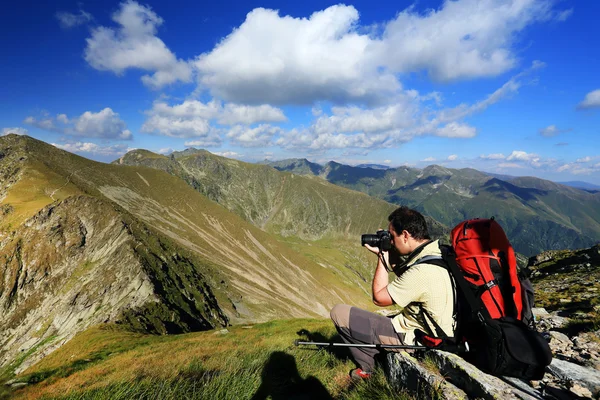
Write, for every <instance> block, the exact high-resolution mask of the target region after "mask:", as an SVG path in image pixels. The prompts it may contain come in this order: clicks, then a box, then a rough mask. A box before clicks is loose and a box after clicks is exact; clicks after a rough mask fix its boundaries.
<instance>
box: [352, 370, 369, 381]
mask: <svg viewBox="0 0 600 400" xmlns="http://www.w3.org/2000/svg"><path fill="white" fill-rule="evenodd" d="M370 377H371V373H370V372H365V371H363V370H362V369H360V368H355V369H353V370H352V371H350V378H351V379H352V381H354V382H360V381H362V380H365V379H369V378H370Z"/></svg>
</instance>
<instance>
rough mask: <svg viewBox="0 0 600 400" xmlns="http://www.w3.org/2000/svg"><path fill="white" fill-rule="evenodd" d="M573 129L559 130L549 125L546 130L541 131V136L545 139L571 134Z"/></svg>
mask: <svg viewBox="0 0 600 400" xmlns="http://www.w3.org/2000/svg"><path fill="white" fill-rule="evenodd" d="M571 130H572V129H558V128H557V127H556V125H549V126H547V127H545V128H542V129H540V131H539V132H540V135H542V136H545V137H554V136H556V135H559V134H561V133H566V132H571Z"/></svg>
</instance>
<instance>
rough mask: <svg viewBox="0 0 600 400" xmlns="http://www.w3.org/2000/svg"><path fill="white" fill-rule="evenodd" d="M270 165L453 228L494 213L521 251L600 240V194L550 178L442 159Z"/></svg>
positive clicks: (299, 161)
mask: <svg viewBox="0 0 600 400" xmlns="http://www.w3.org/2000/svg"><path fill="white" fill-rule="evenodd" d="M269 165H271V166H273V167H274V168H276V169H278V170H280V171H289V172H295V173H298V174H304V175H313V176H318V177H321V178H322V179H324V180H327V181H328V182H331V183H334V184H336V185H339V186H343V187H346V188H349V189H353V190H357V191H361V192H364V193H366V194H368V195H370V196H373V197H377V198H380V199H382V200H385V201H387V202H390V203H393V204H403V205H407V206H409V207H413V208H416V209H418V210H419V211H421V212H423V213H424V214H426V215H429V216H430V217H432V218H434V219H435V220H437V221H439V222H440V223H442V224H444V225H446V226H449V227H452V226H454V225H455V224H457V223H458V222H460V221H462V220H464V219H468V218H478V217H491V216H494V217H495V218H496V219H497V220H498V221H499V222H500V223H501V225H502V226H503V227H504V229H505V230H506V232H507V234H508V236H509V238H510V240H511V242H512V244H513V246H514V247H515V249H516V250H517V251H518V252H520V253H523V254H525V255H527V256H529V255H533V254H537V253H539V252H541V251H544V250H550V249H567V248H571V249H574V248H582V247H589V246H591V245H593V244H595V243H597V242H598V240H599V238H600V193H598V192H590V191H586V190H581V189H576V188H573V187H569V186H565V185H561V184H558V183H554V182H551V181H547V180H543V179H538V178H533V177H508V176H503V177H502V179H501V178H500V176H499V175H496V176H490V175H489V174H487V173H483V172H480V171H477V170H475V169H470V168H465V169H450V168H445V167H443V166H439V165H430V166H428V167H426V168H424V169H418V168H410V167H406V166H403V167H398V168H389V169H386V170H383V169H379V168H369V167H353V166H349V165H343V164H339V163H336V162H328V163H326V164H325V165H319V164H315V163H312V162H310V161H308V160H306V159H289V160H282V161H277V162H271V163H269Z"/></svg>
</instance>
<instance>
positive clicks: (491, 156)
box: [479, 153, 506, 160]
mask: <svg viewBox="0 0 600 400" xmlns="http://www.w3.org/2000/svg"><path fill="white" fill-rule="evenodd" d="M479 158H481V159H482V160H504V159H505V158H506V156H505V155H504V154H502V153H493V154H482V155H480V156H479Z"/></svg>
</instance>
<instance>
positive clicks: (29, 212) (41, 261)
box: [0, 135, 393, 369]
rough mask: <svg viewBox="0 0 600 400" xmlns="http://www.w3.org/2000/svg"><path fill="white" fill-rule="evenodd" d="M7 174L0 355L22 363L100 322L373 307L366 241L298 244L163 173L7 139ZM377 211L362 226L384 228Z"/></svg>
mask: <svg viewBox="0 0 600 400" xmlns="http://www.w3.org/2000/svg"><path fill="white" fill-rule="evenodd" d="M0 173H1V176H2V179H1V180H0V195H1V196H2V197H1V199H2V202H1V207H2V219H1V220H0V234H1V236H0V237H1V244H0V257H1V258H0V260H2V262H1V263H0V269H2V273H3V274H2V276H3V281H2V285H1V286H0V305H1V306H2V307H3V308H2V310H3V313H2V316H1V317H0V318H1V320H0V326H1V327H2V328H1V329H0V340H1V341H2V342H1V348H2V355H1V356H2V364H3V365H6V364H7V363H8V362H9V361H10V360H11V359H13V358H14V355H15V354H17V353H20V354H24V355H26V356H28V357H27V361H26V362H25V363H22V361H23V360H20V361H19V362H18V363H16V364H14V363H13V364H12V366H11V368H13V369H14V368H17V367H21V368H22V367H25V366H27V365H29V364H30V363H31V362H33V361H35V360H36V359H39V357H40V356H41V355H43V354H46V353H48V352H49V351H51V350H52V349H54V348H56V347H57V346H60V345H61V344H63V343H64V342H65V340H67V339H68V338H69V337H71V336H72V335H73V334H75V333H76V332H77V331H80V330H83V329H85V328H86V327H87V326H90V325H91V324H93V323H97V322H102V321H104V322H107V321H115V322H120V323H122V324H125V325H126V326H128V327H129V328H131V329H134V330H142V331H149V332H157V333H164V332H185V331H191V330H198V329H206V328H211V327H215V326H220V325H225V324H228V323H234V324H236V323H242V322H248V321H253V322H257V321H267V320H271V319H274V318H291V317H305V316H318V315H321V316H323V315H326V314H327V312H328V310H329V309H330V307H331V306H333V305H334V304H336V303H339V302H349V301H352V302H353V303H359V304H362V305H363V306H365V307H368V305H369V304H370V299H369V296H368V295H367V292H368V283H367V282H366V278H365V276H366V275H367V274H368V272H367V271H368V270H369V268H371V267H372V266H371V264H372V260H370V259H368V257H367V256H366V255H365V254H364V253H366V252H365V251H364V249H361V248H360V247H359V246H358V245H357V244H355V245H354V247H353V252H350V253H348V254H344V255H343V257H338V255H340V250H339V249H338V248H336V247H332V246H331V244H330V243H328V242H327V241H326V240H325V241H324V242H323V243H322V245H320V246H314V247H313V246H312V245H311V243H307V242H303V241H298V243H295V244H294V248H295V249H296V250H294V249H292V246H291V245H290V241H291V240H292V239H293V238H292V239H290V240H289V241H288V242H286V241H282V240H279V239H278V238H276V237H274V236H272V235H271V234H269V233H266V232H264V231H262V230H260V229H258V228H256V227H254V226H253V225H252V224H250V223H248V222H246V221H245V220H244V219H242V218H240V217H239V216H237V215H235V214H233V213H231V212H230V211H228V210H227V209H226V208H224V207H222V206H220V205H218V204H216V203H215V202H213V201H211V200H209V199H208V198H206V197H205V196H203V195H202V194H200V193H198V192H197V191H195V190H193V189H192V188H191V187H190V186H188V185H187V184H186V183H185V182H183V181H182V180H181V179H179V178H177V177H174V176H172V175H169V174H167V173H164V172H162V171H158V170H156V169H150V168H145V167H130V166H120V165H110V164H102V163H97V162H93V161H90V160H87V159H85V158H82V157H79V156H76V155H73V154H71V153H68V152H65V151H62V150H59V149H57V148H55V147H53V146H50V145H48V144H46V143H44V142H40V141H37V140H35V139H32V138H29V137H26V136H16V135H8V136H4V137H2V138H0ZM361 196H362V195H361ZM364 197H365V198H366V196H364ZM389 207H393V206H389ZM380 212H381V214H380V215H378V214H376V213H373V215H374V216H375V218H374V220H373V221H366V220H363V221H361V222H359V223H357V224H356V225H352V227H353V229H355V230H356V231H362V230H365V231H369V230H373V229H375V227H376V226H377V224H378V222H376V221H379V220H381V219H384V215H385V212H387V210H381V211H380ZM367 222H368V223H367ZM360 223H363V224H364V225H363V226H361V225H360ZM294 240H295V239H294ZM354 243H356V239H354ZM361 250H362V252H361ZM367 261H368V262H367ZM274 271H276V272H275V273H274ZM31 353H33V355H32V356H29V355H30V354H31ZM21 363H22V364H21ZM19 365H20V366H19Z"/></svg>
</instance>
